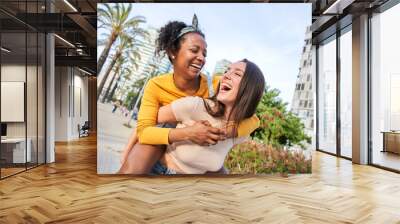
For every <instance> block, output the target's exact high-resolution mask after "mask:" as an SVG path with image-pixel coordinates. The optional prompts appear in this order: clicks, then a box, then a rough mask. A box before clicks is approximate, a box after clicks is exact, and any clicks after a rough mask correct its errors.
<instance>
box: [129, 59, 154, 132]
mask: <svg viewBox="0 0 400 224" xmlns="http://www.w3.org/2000/svg"><path fill="white" fill-rule="evenodd" d="M158 74H159V72H158V67H157V65H156V64H149V67H148V70H147V75H146V79H145V80H144V84H143V85H142V86H141V88H140V91H139V96H138V97H137V98H136V101H135V105H133V107H132V109H133V111H135V110H136V111H137V110H138V109H137V108H138V106H139V101H140V100H141V99H142V96H143V92H144V88H145V87H146V84H147V82H148V81H149V80H150V79H151V78H153V77H155V76H157V75H158ZM132 120H133V114H132V116H131V117H130V118H129V120H128V122H127V123H126V124H125V126H127V127H131V121H132Z"/></svg>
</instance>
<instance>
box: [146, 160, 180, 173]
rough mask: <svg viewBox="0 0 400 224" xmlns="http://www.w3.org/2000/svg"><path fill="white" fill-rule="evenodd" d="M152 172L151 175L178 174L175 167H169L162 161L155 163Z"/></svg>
mask: <svg viewBox="0 0 400 224" xmlns="http://www.w3.org/2000/svg"><path fill="white" fill-rule="evenodd" d="M150 174H151V175H171V174H176V171H175V170H173V169H169V168H168V167H166V166H164V165H163V164H161V162H160V161H157V162H156V164H154V166H153V168H151V171H150Z"/></svg>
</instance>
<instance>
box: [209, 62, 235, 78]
mask: <svg viewBox="0 0 400 224" xmlns="http://www.w3.org/2000/svg"><path fill="white" fill-rule="evenodd" d="M231 63H232V62H230V61H228V60H226V59H221V60H219V61H217V62H216V63H215V67H214V71H213V73H212V74H213V75H222V74H224V73H225V71H226V69H227V68H228V66H229V65H230V64H231Z"/></svg>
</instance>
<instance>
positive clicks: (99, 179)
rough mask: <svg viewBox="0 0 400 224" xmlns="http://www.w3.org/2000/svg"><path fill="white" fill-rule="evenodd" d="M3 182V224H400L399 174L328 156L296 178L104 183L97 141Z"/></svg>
mask: <svg viewBox="0 0 400 224" xmlns="http://www.w3.org/2000/svg"><path fill="white" fill-rule="evenodd" d="M56 149H57V150H56V163H54V164H50V165H46V166H41V167H38V168H35V169H32V170H29V171H27V172H25V173H21V174H18V175H16V176H13V177H10V178H7V179H5V180H2V181H0V223H43V222H49V223H250V222H251V223H374V224H375V223H385V224H386V223H400V175H399V174H395V173H391V172H387V171H384V170H380V169H377V168H374V167H370V166H358V165H352V164H351V162H350V161H347V160H343V159H337V158H335V157H333V156H329V155H326V154H323V153H316V154H315V155H314V156H313V174H312V175H296V176H290V177H281V176H262V177H229V178H221V177H219V178H217V177H212V178H210V177H190V178H188V177H184V178H177V177H172V178H149V177H147V178H146V177H140V178H138V177H130V176H98V175H97V174H96V139H95V138H94V137H91V138H84V139H83V140H81V141H77V142H71V143H69V144H57V147H56Z"/></svg>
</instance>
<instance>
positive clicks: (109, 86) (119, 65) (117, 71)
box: [101, 63, 121, 103]
mask: <svg viewBox="0 0 400 224" xmlns="http://www.w3.org/2000/svg"><path fill="white" fill-rule="evenodd" d="M120 67H121V64H120V63H118V64H117V67H116V68H115V70H114V74H113V76H112V79H111V81H110V83H109V84H108V87H107V90H106V93H105V94H104V96H103V98H102V99H101V102H102V103H104V102H105V101H106V99H107V98H108V95H109V94H110V90H111V86H112V84H113V83H114V80H115V78H116V77H117V75H118V73H119V69H120ZM110 73H111V71H110Z"/></svg>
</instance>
